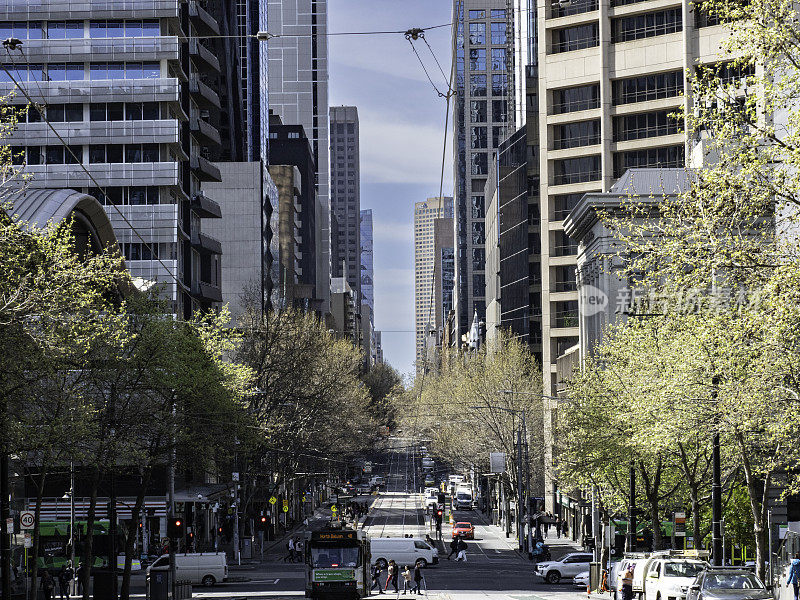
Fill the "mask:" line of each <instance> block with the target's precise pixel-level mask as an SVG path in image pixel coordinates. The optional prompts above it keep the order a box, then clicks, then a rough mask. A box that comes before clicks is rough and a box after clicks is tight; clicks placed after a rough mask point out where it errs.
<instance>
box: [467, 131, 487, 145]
mask: <svg viewBox="0 0 800 600" xmlns="http://www.w3.org/2000/svg"><path fill="white" fill-rule="evenodd" d="M471 134H472V135H470V138H471V140H472V148H486V147H487V145H488V140H487V138H486V127H472V128H471Z"/></svg>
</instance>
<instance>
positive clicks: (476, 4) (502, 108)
mask: <svg viewBox="0 0 800 600" xmlns="http://www.w3.org/2000/svg"><path fill="white" fill-rule="evenodd" d="M508 6H509V3H508V2H507V0H454V1H453V22H454V27H453V46H452V52H453V60H454V63H455V69H456V81H455V85H456V96H455V103H454V109H453V127H454V134H453V140H454V144H453V151H454V154H455V156H454V170H455V173H454V184H455V192H454V197H455V219H454V236H455V245H456V249H457V250H456V291H455V310H456V323H457V335H456V339H460V336H461V334H463V333H466V332H467V330H468V328H469V325H470V323H471V322H472V318H473V315H474V313H475V312H477V313H478V316H479V318H480V319H484V318H485V315H486V295H485V289H486V280H485V271H484V265H485V263H486V251H485V247H484V244H485V239H486V229H485V227H486V225H485V221H484V217H485V205H486V200H485V197H484V187H485V186H486V178H487V177H488V175H489V163H490V162H491V160H492V151H493V150H495V149H496V148H497V147H498V146H499V145H500V142H501V141H502V139H503V138H504V136H505V134H506V128H507V126H508V124H509V108H510V107H511V106H513V102H512V100H513V89H512V86H511V83H512V82H513V78H512V77H510V76H509V75H510V72H509V60H508V58H509V42H510V41H511V39H509V37H508V32H509V24H512V25H513V22H514V21H513V15H511V14H510V13H509V11H508Z"/></svg>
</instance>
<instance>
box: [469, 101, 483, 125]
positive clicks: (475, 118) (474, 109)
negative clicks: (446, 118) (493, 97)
mask: <svg viewBox="0 0 800 600" xmlns="http://www.w3.org/2000/svg"><path fill="white" fill-rule="evenodd" d="M469 114H470V120H471V121H472V122H473V123H485V122H486V100H470V103H469Z"/></svg>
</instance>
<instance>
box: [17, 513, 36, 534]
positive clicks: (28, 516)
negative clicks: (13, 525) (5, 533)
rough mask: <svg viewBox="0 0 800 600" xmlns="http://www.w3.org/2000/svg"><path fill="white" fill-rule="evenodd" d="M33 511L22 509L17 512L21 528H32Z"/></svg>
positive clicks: (33, 521) (33, 520)
mask: <svg viewBox="0 0 800 600" xmlns="http://www.w3.org/2000/svg"><path fill="white" fill-rule="evenodd" d="M35 522H36V521H35V518H34V513H33V511H31V510H23V511H22V512H21V513H19V526H20V528H22V529H33V524H34V523H35Z"/></svg>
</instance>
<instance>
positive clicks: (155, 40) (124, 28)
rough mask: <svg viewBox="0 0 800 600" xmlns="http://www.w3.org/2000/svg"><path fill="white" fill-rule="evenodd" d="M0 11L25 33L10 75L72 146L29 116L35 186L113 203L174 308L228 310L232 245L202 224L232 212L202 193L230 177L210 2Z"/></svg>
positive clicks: (133, 257) (131, 243)
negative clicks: (214, 158)
mask: <svg viewBox="0 0 800 600" xmlns="http://www.w3.org/2000/svg"><path fill="white" fill-rule="evenodd" d="M0 19H2V20H3V21H5V22H7V23H11V27H12V28H13V31H14V37H18V38H20V39H21V40H22V41H23V44H22V46H21V47H20V48H18V49H17V50H14V51H12V53H11V56H9V57H8V58H7V63H8V66H9V71H10V72H12V73H13V72H16V73H17V74H18V78H15V79H18V80H19V83H20V85H21V86H22V87H23V89H25V91H26V92H27V93H29V94H30V96H31V97H32V98H33V100H34V101H36V102H37V103H41V104H42V105H46V106H47V108H46V113H47V114H46V118H47V120H49V121H50V122H52V123H53V124H54V127H55V128H56V130H58V131H59V133H60V135H61V136H62V137H63V139H64V140H65V141H66V147H65V146H64V145H62V144H61V142H60V140H59V139H58V138H57V137H56V136H55V135H54V134H53V133H52V132H51V131H50V130H49V128H48V126H47V124H46V123H45V122H43V121H42V119H41V117H40V116H39V114H38V111H35V110H30V111H28V115H27V117H26V118H25V121H26V122H25V123H21V124H20V127H19V129H18V130H17V131H16V132H14V134H13V136H12V138H11V140H10V143H11V144H13V145H14V146H17V147H19V149H20V152H23V151H24V152H23V158H21V160H23V161H24V162H26V163H27V171H28V172H29V173H30V174H31V177H32V179H31V182H30V185H31V186H33V187H36V188H72V189H75V190H78V191H82V192H86V193H89V194H90V195H92V196H94V197H95V198H97V199H98V200H99V201H100V202H101V203H103V204H104V205H105V207H106V211H107V213H108V216H109V219H110V220H111V222H112V224H113V225H114V229H115V231H116V234H117V238H118V241H119V243H120V245H121V249H122V250H123V253H124V254H125V257H126V259H127V264H128V267H129V269H130V270H131V272H132V273H133V274H134V276H138V277H141V278H143V279H146V280H149V281H155V282H158V283H159V284H160V285H162V286H163V294H164V296H165V298H166V299H167V300H168V302H169V303H170V305H171V309H172V312H174V313H175V314H177V315H181V316H184V317H188V316H189V315H191V314H192V313H193V312H194V311H195V310H199V309H210V308H214V307H215V306H217V305H219V303H220V302H221V300H222V296H221V291H220V281H219V277H220V257H221V252H222V248H221V245H220V243H219V241H218V240H215V239H214V238H212V237H211V236H209V235H207V234H204V233H203V232H202V231H201V220H202V219H203V218H219V216H220V208H219V206H218V205H217V204H216V203H215V202H214V201H213V200H212V199H211V198H208V197H206V196H204V195H203V194H202V191H201V187H202V184H203V183H205V182H214V181H219V180H220V177H221V176H220V171H219V169H218V168H217V167H216V166H214V165H213V164H212V163H211V162H210V161H209V160H208V158H209V157H210V156H211V153H212V152H213V151H214V150H215V149H216V148H218V147H219V145H220V135H219V131H218V130H217V129H216V128H215V127H214V125H213V122H214V119H215V115H216V114H217V113H218V111H219V109H220V102H219V95H218V94H217V93H216V92H215V91H214V89H212V88H211V87H210V86H209V85H207V83H206V82H207V81H208V82H210V81H214V80H216V78H217V77H218V76H219V68H220V67H219V62H218V60H217V59H216V57H215V56H214V55H213V53H212V52H210V51H209V48H208V47H207V45H206V44H207V41H206V40H204V39H203V38H205V37H207V36H214V35H218V34H219V27H218V25H217V23H216V21H215V19H214V18H213V17H212V16H211V15H210V14H209V13H208V12H206V11H205V10H204V9H203V7H202V6H201V5H200V4H199V3H191V4H189V5H186V6H184V5H182V4H180V3H178V2H172V3H165V2H160V1H156V0H142V1H141V2H137V3H136V5H135V6H133V5H131V4H128V3H118V4H117V3H115V4H103V5H102V9H100V8H97V9H95V7H94V6H93V5H92V4H91V3H88V4H82V5H80V6H79V7H76V6H75V5H70V4H69V3H58V2H51V1H46V2H41V3H37V4H35V5H31V4H30V3H27V2H16V1H14V2H7V3H4V4H3V6H2V7H0ZM12 61H13V63H12ZM2 79H3V81H2V82H0V86H2V88H3V90H4V93H7V92H9V91H11V90H12V89H13V88H14V83H13V82H12V81H10V77H9V76H8V75H7V74H6V73H5V71H4V72H3V75H2ZM14 102H15V103H24V102H26V99H25V97H24V95H23V94H21V93H17V94H16V97H15V99H14Z"/></svg>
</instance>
